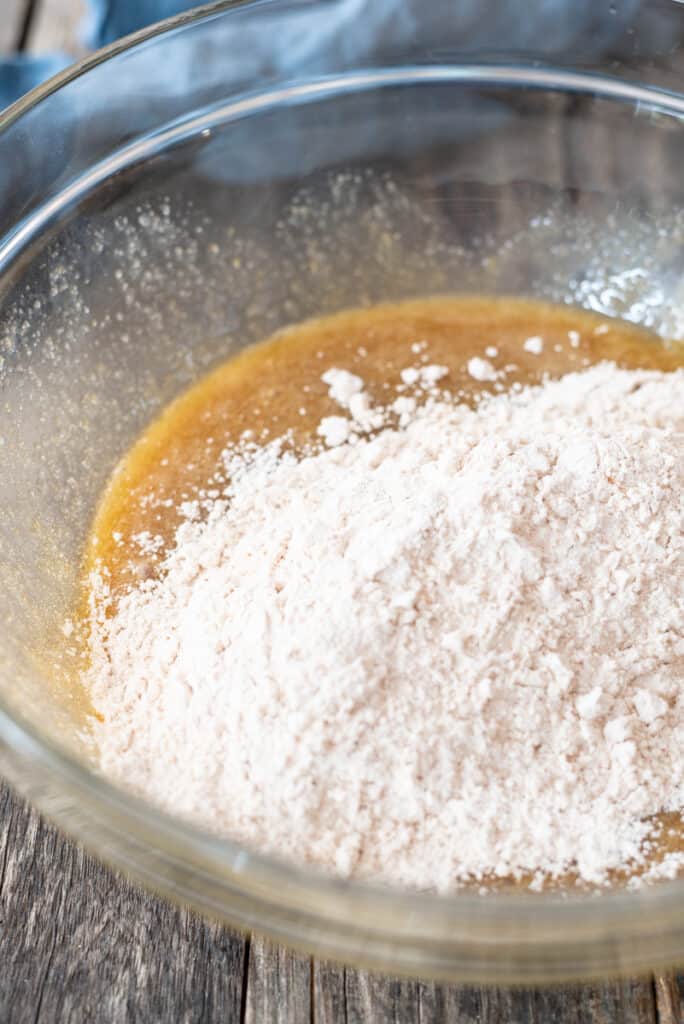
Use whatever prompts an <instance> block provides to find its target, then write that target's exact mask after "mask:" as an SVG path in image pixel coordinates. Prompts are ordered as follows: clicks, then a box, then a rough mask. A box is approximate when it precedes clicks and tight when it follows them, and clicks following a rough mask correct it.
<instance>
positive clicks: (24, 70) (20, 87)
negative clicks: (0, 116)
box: [0, 0, 199, 109]
mask: <svg viewBox="0 0 684 1024" xmlns="http://www.w3.org/2000/svg"><path fill="white" fill-rule="evenodd" d="M197 6H199V4H198V3H197V0H195V2H192V0H89V8H88V13H87V15H86V18H85V22H84V24H83V26H82V30H81V36H82V41H83V42H84V43H85V45H86V46H87V47H88V49H91V50H97V49H98V48H99V47H100V46H106V45H107V44H108V43H111V42H113V41H114V40H115V39H119V38H120V37H121V36H125V35H128V34H129V33H130V32H137V31H138V29H141V28H144V27H145V26H146V25H151V24H152V23H153V22H155V21H161V20H162V19H163V18H170V17H172V16H173V15H174V14H180V13H181V12H182V11H187V10H188V9H189V8H191V7H197ZM71 60H72V58H70V57H69V56H68V55H67V54H64V53H50V54H41V55H40V56H32V55H28V54H15V55H10V56H8V57H5V58H3V59H0V109H2V108H3V107H6V106H8V105H9V104H10V103H13V102H14V101H15V100H17V99H19V97H20V96H23V95H24V93H26V92H28V91H29V90H30V89H33V88H34V87H35V86H37V85H40V83H41V82H44V81H45V80H46V79H48V78H51V77H52V75H56V74H57V72H59V71H62V70H63V69H64V68H65V67H67V66H68V65H69V64H70V63H71Z"/></svg>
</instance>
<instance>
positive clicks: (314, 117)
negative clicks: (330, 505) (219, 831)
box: [0, 0, 684, 983]
mask: <svg viewBox="0 0 684 1024" xmlns="http://www.w3.org/2000/svg"><path fill="white" fill-rule="evenodd" d="M536 6H538V7H539V10H538V11H537V10H536V8H535V5H534V4H532V6H530V5H526V6H525V12H526V16H525V17H522V18H521V17H520V9H519V5H516V4H513V3H505V2H499V3H493V4H486V3H478V4H477V5H474V6H473V5H470V4H468V3H465V2H463V3H460V4H451V3H450V6H448V9H447V8H445V7H444V5H442V4H440V3H438V2H435V4H433V5H425V4H424V5H423V8H422V9H421V6H420V5H419V4H413V5H411V4H410V3H408V2H403V3H402V4H401V5H396V4H395V5H393V6H388V5H385V4H381V3H375V4H369V5H364V6H363V7H361V6H360V4H359V3H358V0H336V2H329V3H324V2H321V3H318V4H313V5H312V4H306V3H297V2H286V0H282V2H281V0H274V2H271V3H268V2H254V3H246V4H219V5H217V6H214V7H212V8H205V9H203V10H202V11H198V12H195V13H194V14H191V15H186V16H182V17H180V18H178V19H176V20H173V21H171V22H168V23H166V24H165V25H163V26H158V27H155V28H153V29H152V30H149V31H146V32H143V33H141V34H139V35H138V36H136V37H133V38H131V39H129V40H124V41H123V42H120V43H117V44H115V45H114V46H112V47H111V48H109V49H108V50H106V51H104V52H102V53H100V54H96V55H95V56H94V57H92V58H89V59H88V60H86V61H84V62H83V63H82V64H80V65H78V66H76V67H75V68H73V69H71V70H69V71H67V72H66V73H65V74H63V75H61V76H60V77H58V78H56V79H54V80H53V81H52V82H50V83H48V84H47V85H46V86H45V87H43V88H41V89H39V90H37V91H35V92H34V93H32V94H31V95H30V96H29V97H27V98H26V99H24V100H22V101H21V102H20V103H18V104H16V105H15V106H14V107H13V108H11V109H10V110H9V111H7V112H6V113H5V114H4V115H3V116H2V118H0V182H1V184H2V188H0V275H1V276H0V394H1V396H2V412H1V418H0V492H1V495H2V507H3V514H2V517H0V571H1V572H2V579H3V587H2V592H1V593H0V623H2V628H1V630H0V699H1V705H0V739H1V741H2V766H3V770H4V771H5V772H6V773H7V775H8V776H9V777H11V778H12V779H13V780H14V781H15V783H16V784H17V785H18V786H19V788H20V789H21V790H22V791H23V792H24V793H26V794H27V795H28V796H29V797H30V798H31V799H32V800H34V801H35V802H36V803H37V804H38V805H39V806H40V807H42V808H43V809H44V810H45V811H46V812H47V813H48V814H49V815H51V816H52V817H53V818H54V819H55V820H56V821H57V822H59V823H60V824H61V825H63V826H64V828H65V829H67V830H68V831H69V832H70V833H71V834H72V835H74V836H75V837H77V838H78V839H81V840H83V841H84V842H85V843H86V844H87V845H88V846H89V847H90V848H92V849H93V850H95V851H96V852H97V853H99V854H100V855H101V856H102V857H104V858H106V859H107V860H109V861H110V862H112V863H113V864H115V865H116V866H117V867H120V868H123V869H125V870H126V871H129V872H130V873H132V874H133V875H134V876H135V877H137V878H139V879H140V880H141V881H143V882H145V883H147V884H149V885H151V886H153V887H154V888H155V889H157V890H160V891H161V892H163V893H165V894H166V895H168V896H170V897H172V898H174V899H178V900H182V901H187V902H189V903H191V904H193V905H194V906H195V907H197V908H198V909H200V910H201V911H204V912H206V913H209V914H212V915H215V916H218V917H221V918H224V919H225V920H227V921H230V922H232V923H234V924H236V925H239V926H242V927H245V928H255V929H257V930H259V931H261V932H265V933H268V934H269V935H271V936H272V937H273V938H275V939H277V940H282V941H285V942H288V943H292V944H295V945H298V946H301V947H303V948H305V949H307V950H309V951H312V952H315V953H316V954H318V955H320V956H329V957H338V958H342V959H347V960H353V961H356V962H361V963H364V964H366V965H372V966H375V967H379V968H382V969H385V970H387V971H391V972H404V973H412V974H419V975H423V976H432V977H435V978H451V979H467V980H479V981H496V982H503V981H517V982H521V983H522V982H527V981H531V980H556V979H559V978H568V977H580V976H583V977H587V976H589V975H599V974H605V973H608V972H616V971H625V972H627V971H629V972H638V971H640V970H645V969H647V968H651V967H654V966H659V965H663V964H665V963H671V962H677V961H679V962H682V961H684V884H683V883H681V882H673V883H668V884H661V885H657V886H653V887H651V888H648V889H644V890H643V891H641V892H627V891H615V892H606V893H601V894H600V895H596V896H586V895H584V896H583V895H577V894H566V895H553V894H546V895H533V894H530V893H517V894H516V893H501V894H496V895H489V896H487V897H479V896H477V895H474V894H473V893H457V894H455V895H454V896H452V897H450V898H443V897H439V898H438V897H436V896H432V895H419V894H415V893H407V892H403V891H399V890H394V889H391V888H382V887H378V886H371V885H366V884H358V883H351V882H342V881H339V880H334V879H331V878H328V877H326V876H325V875H323V874H321V873H317V872H314V871H312V870H303V869H302V868H301V867H298V866H297V865H294V864H286V863H281V862H279V861H278V860H276V859H269V858H266V857H264V856H261V855H259V854H258V853H257V852H254V851H252V850H248V849H245V848H243V847H241V846H239V845H237V844H235V843H232V842H229V841H227V840H223V839H218V838H216V837H213V836H211V835H208V834H204V833H202V832H201V831H199V830H197V829H195V828H193V827H190V826H189V825H187V824H186V823H184V822H182V821H180V820H176V819H174V818H172V817H169V816H165V815H164V814H161V813H160V812H158V811H157V810H156V809H155V808H153V807H151V806H148V805H146V804H145V803H143V802H141V801H139V800H136V799H133V798H131V796H130V795H128V794H127V793H125V792H124V791H122V790H120V789H117V788H115V787H114V786H112V785H111V784H110V783H109V782H108V781H107V780H106V779H104V778H101V777H100V776H99V775H98V773H97V771H96V769H95V767H94V766H93V764H92V763H89V760H88V753H87V751H86V750H85V748H84V747H83V745H82V744H81V742H80V740H79V730H80V728H81V725H82V714H83V709H82V703H81V702H80V701H79V698H78V695H77V694H75V693H73V692H68V691H67V690H66V689H65V688H64V687H62V686H59V685H56V684H55V679H54V671H53V662H54V659H55V652H58V651H59V647H60V643H59V642H58V641H57V640H56V639H55V638H56V637H58V636H59V626H60V623H61V622H62V621H63V618H64V615H65V614H66V611H67V609H68V608H69V606H70V605H71V603H72V602H73V600H74V595H75V593H76V586H77V576H78V565H79V559H80V554H81V550H82V545H83V543H84V539H85V536H86V532H87V529H88V525H89V522H90V519H91V516H92V513H93V510H94V506H95V503H96V500H97V497H98V494H99V492H100V490H101V488H102V486H103V484H104V482H105V480H106V478H107V475H108V474H109V472H110V471H111V469H112V467H113V465H114V464H115V462H116V460H117V458H118V457H119V456H120V455H121V453H122V452H123V451H125V449H126V448H127V446H128V445H129V444H130V442H131V441H132V439H133V438H134V437H135V436H136V434H137V433H138V432H139V430H140V429H141V428H142V426H143V425H144V424H145V423H147V422H148V421H149V419H150V418H151V417H152V416H153V415H154V414H155V412H156V411H157V410H158V409H159V408H160V406H161V405H162V404H163V403H164V402H166V401H167V400H168V399H170V398H171V397H172V396H173V395H175V394H176V393H178V392H179V391H180V390H181V389H182V388H184V387H185V386H187V385H188V384H189V383H191V382H192V381H194V380H195V379H196V378H197V377H198V375H199V374H201V373H203V372H204V371H205V370H207V369H208V368H209V367H211V366H213V365H215V364H216V363H217V362H219V361H220V360H223V359H224V358H225V357H226V356H227V355H229V354H230V353H231V352H235V351H237V350H238V349H239V348H240V347H241V346H243V345H245V344H247V343H249V342H251V341H253V340H256V339H258V338H261V337H263V336H265V335H267V334H268V333H269V332H271V331H272V330H274V329H275V328H277V327H280V326H283V325H284V324H286V323H290V322H293V321H297V320H300V319H302V318H304V317H308V316H311V315H316V314H322V313H327V312H332V311H334V310H336V309H340V308H342V307H345V306H350V305H359V304H363V303H371V302H374V301H377V300H381V299H395V298H401V297H404V296H414V295H425V294H431V293H437V292H455V291H478V292H491V293H513V294H527V295H535V296H539V297H543V298H550V299H554V300H557V301H561V302H577V303H579V304H580V305H584V306H587V307H589V308H592V309H597V310H601V311H603V312H606V313H608V314H615V315H621V316H626V317H627V318H630V319H633V320H635V321H638V322H641V323H644V324H647V325H649V326H651V327H652V328H653V329H654V330H656V331H660V332H661V333H663V334H669V335H682V334H683V333H684V327H683V325H684V313H683V312H682V311H683V310H684V301H683V295H682V280H683V276H682V269H683V253H684V178H683V177H682V175H681V167H682V164H683V159H684V132H683V130H682V125H681V118H682V115H683V114H684V99H683V98H682V97H681V96H679V95H677V94H675V93H666V92H664V91H658V90H657V89H656V88H654V87H653V85H654V83H656V84H658V85H663V84H665V85H667V84H668V83H669V82H671V81H672V76H673V74H674V73H675V72H674V71H673V65H672V54H671V51H670V47H671V38H672V31H673V26H675V27H676V28H677V31H678V32H679V34H681V29H682V23H681V14H680V13H679V12H677V14H676V15H673V14H672V12H669V13H668V15H667V17H668V18H671V19H672V18H675V20H676V19H677V18H678V19H679V21H676V24H675V22H671V23H668V24H666V26H665V31H663V24H662V18H663V17H664V15H663V11H662V5H645V6H644V7H641V8H638V5H635V4H634V3H625V4H614V5H611V8H610V12H608V9H606V12H605V13H604V14H597V13H596V12H595V11H593V12H592V7H595V5H590V4H589V5H586V4H585V5H583V4H581V3H580V4H578V3H573V4H571V5H567V6H566V7H565V8H562V5H559V6H558V7H557V8H556V13H557V15H558V11H561V8H562V10H564V11H565V16H564V17H563V16H560V15H558V16H557V17H556V18H555V19H554V20H552V21H549V20H548V19H547V18H546V15H545V13H544V12H545V11H546V10H547V8H548V6H549V5H544V4H541V3H539V4H538V5H536ZM672 6H676V5H672ZM656 7H657V8H658V10H655V8H656ZM533 8H535V9H533ZM637 8H638V10H637ZM445 11H446V13H445ZM437 12H441V14H440V15H439V17H438V14H437ZM516 12H517V13H516ZM635 12H636V13H635ZM561 14H562V11H561ZM655 15H657V17H655ZM440 17H441V19H442V20H441V21H440V20H439V18H440ZM630 18H632V19H634V18H636V19H637V23H638V26H639V31H640V32H641V37H640V38H641V45H640V46H638V47H637V46H635V45H633V38H632V35H630V31H631V30H630V25H632V22H630V20H629V19H630ZM654 18H655V20H654ZM611 19H612V20H611ZM639 19H641V20H639ZM649 19H650V20H649ZM659 19H660V20H659ZM580 29H581V30H582V31H580ZM661 37H662V40H664V42H662V41H661ZM501 39H504V40H506V48H505V49H504V50H502V49H501V45H500V40H501ZM495 44H496V45H495ZM663 46H664V47H665V49H666V50H667V54H668V56H663V54H664V53H665V49H662V47H663ZM649 47H650V49H649ZM569 65H571V66H572V70H569V69H568V66H569ZM580 69H581V70H580ZM601 70H602V71H606V70H607V71H610V72H611V74H612V75H613V77H608V76H605V75H603V74H600V73H598V72H599V71H601ZM644 83H646V84H644Z"/></svg>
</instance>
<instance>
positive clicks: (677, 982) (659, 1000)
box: [654, 974, 684, 1024]
mask: <svg viewBox="0 0 684 1024" xmlns="http://www.w3.org/2000/svg"><path fill="white" fill-rule="evenodd" d="M654 986H655V1000H656V1015H657V1019H658V1024H682V1021H684V978H682V977H681V976H680V977H677V975H676V974H657V975H656V977H655V981H654Z"/></svg>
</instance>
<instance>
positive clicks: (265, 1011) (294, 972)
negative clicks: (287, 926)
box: [245, 938, 314, 1024]
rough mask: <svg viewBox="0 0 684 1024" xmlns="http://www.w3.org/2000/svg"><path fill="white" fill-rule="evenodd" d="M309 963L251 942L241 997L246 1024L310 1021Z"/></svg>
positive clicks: (276, 948) (262, 942)
mask: <svg viewBox="0 0 684 1024" xmlns="http://www.w3.org/2000/svg"><path fill="white" fill-rule="evenodd" d="M313 1019H314V1016H313V1003H312V995H311V960H310V959H309V957H305V956H298V955H297V954H296V953H292V952H291V951H290V950H288V949H284V948H283V947H282V946H274V945H273V944H272V943H270V942H267V941H266V940H265V939H256V938H255V939H252V941H251V943H250V951H249V970H248V971H247V992H246V996H245V1022H246V1024H300V1022H302V1021H306V1022H308V1021H312V1020H313Z"/></svg>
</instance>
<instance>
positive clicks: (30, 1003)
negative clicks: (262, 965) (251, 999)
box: [0, 786, 245, 1024]
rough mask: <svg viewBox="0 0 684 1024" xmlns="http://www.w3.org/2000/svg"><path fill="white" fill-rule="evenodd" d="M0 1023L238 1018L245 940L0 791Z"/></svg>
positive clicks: (4, 790)
mask: <svg viewBox="0 0 684 1024" xmlns="http://www.w3.org/2000/svg"><path fill="white" fill-rule="evenodd" d="M0 823H1V831H0V965H1V969H0V1021H2V1022H3V1024H4V1022H12V1024H24V1022H25V1021H26V1022H29V1021H30V1022H35V1024H42V1022H45V1024H48V1022H49V1024H53V1022H57V1021H69V1022H70V1021H74V1022H88V1021H97V1022H98V1024H110V1022H111V1024H123V1022H127V1021H133V1020H134V1021H136V1022H138V1021H139V1022H148V1021H149V1022H150V1024H151V1022H156V1021H173V1022H175V1021H179V1022H195V1021H205V1020H206V1021H211V1020H222V1021H223V1020H225V1021H233V1020H234V1021H238V1020H239V1019H240V1007H241V1001H242V979H243V959H244V951H245V941H244V939H242V938H241V937H239V936H236V935H234V934H232V933H231V932H229V931H228V930H226V929H225V928H222V927H220V926H218V925H216V924H211V923H208V922H205V921H203V920H202V919H200V918H199V917H197V916H196V915H195V914H193V913H191V912H189V911H187V910H183V909H179V908H176V907H174V906H171V905H170V904H167V903H165V902H164V901H162V900H160V899H157V898H155V897H154V896H151V895H148V894H147V893H144V892H142V891H141V890H140V889H138V888H137V887H136V886H135V885H132V884H131V883H129V882H127V881H126V880H124V879H122V878H120V877H118V876H116V875H115V874H114V873H113V872H112V871H110V870H108V869H107V868H105V867H103V866H102V865H100V864H99V863H98V862H97V861H95V860H94V859H93V858H92V857H90V856H88V855H87V854H85V853H84V852H83V851H82V850H81V849H79V848H78V847H77V846H76V845H75V844H73V843H71V842H69V841H68V840H66V839H64V838H63V837H62V836H61V835H60V834H59V832H57V831H56V830H55V829H53V828H52V827H50V826H48V825H47V824H46V823H45V822H44V821H43V820H42V819H41V818H40V816H39V815H38V814H36V813H35V812H34V811H31V810H29V809H28V808H27V807H26V806H25V805H24V804H23V803H22V802H21V801H19V800H17V799H16V798H14V797H13V796H11V795H10V792H9V790H8V789H7V788H6V787H5V786H2V787H1V788H0Z"/></svg>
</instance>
